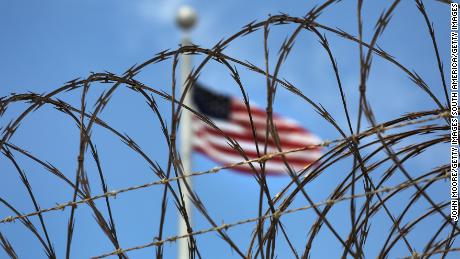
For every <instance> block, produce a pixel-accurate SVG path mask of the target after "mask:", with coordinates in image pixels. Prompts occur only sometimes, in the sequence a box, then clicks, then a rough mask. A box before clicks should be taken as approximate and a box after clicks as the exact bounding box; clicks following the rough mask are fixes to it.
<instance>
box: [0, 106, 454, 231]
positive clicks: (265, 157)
mask: <svg viewBox="0 0 460 259" xmlns="http://www.w3.org/2000/svg"><path fill="white" fill-rule="evenodd" d="M447 117H450V113H449V112H440V113H439V114H437V115H433V116H430V117H428V118H424V119H419V120H413V121H412V120H410V121H406V122H401V123H399V124H394V125H388V126H384V125H383V124H382V125H381V126H380V127H378V128H372V129H370V130H369V131H365V132H362V133H361V134H358V135H357V136H350V137H348V138H346V139H344V138H339V139H335V140H330V141H323V142H322V143H319V144H315V145H307V146H305V147H302V148H295V149H289V150H286V151H282V152H274V153H269V154H266V155H263V156H261V157H259V158H255V159H250V160H242V161H240V162H237V163H232V164H228V165H223V166H216V167H213V168H212V169H210V170H207V171H201V172H193V173H190V174H185V175H182V176H177V177H173V178H169V179H161V180H159V181H153V182H149V183H145V184H141V185H136V186H130V187H126V188H123V189H120V190H112V191H108V192H105V193H103V194H99V195H95V196H92V197H88V198H85V199H81V200H79V201H69V202H65V203H61V204H58V205H57V206H54V207H50V208H46V209H41V210H38V211H35V212H31V213H27V214H22V215H16V216H7V217H4V218H3V219H2V220H0V224H1V223H7V222H13V221H15V220H18V219H23V218H28V217H31V216H36V215H39V214H42V213H46V212H50V211H58V210H64V209H65V208H66V207H76V206H78V205H80V204H84V203H88V202H90V201H94V200H97V199H101V198H105V197H116V196H117V195H118V194H121V193H125V192H129V191H134V190H139V189H144V188H148V187H151V186H155V185H162V184H167V183H171V182H174V181H178V180H181V179H186V178H188V177H196V176H200V175H205V174H214V173H218V172H219V171H221V170H224V169H231V168H234V167H237V166H241V165H247V164H249V163H257V162H264V161H268V160H270V159H273V158H275V157H278V156H282V155H287V154H291V153H295V152H300V151H304V150H308V149H312V148H317V147H327V146H329V145H331V144H334V143H340V142H344V141H348V140H350V139H355V138H358V137H362V136H369V134H372V133H375V132H377V131H384V130H391V129H396V128H401V127H405V126H408V125H416V124H421V123H426V122H430V121H433V120H437V119H440V118H447Z"/></svg>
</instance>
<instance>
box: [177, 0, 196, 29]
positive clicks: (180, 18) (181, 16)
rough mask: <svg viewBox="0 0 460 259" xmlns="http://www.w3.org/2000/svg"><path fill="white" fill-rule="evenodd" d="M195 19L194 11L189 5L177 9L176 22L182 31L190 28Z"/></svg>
mask: <svg viewBox="0 0 460 259" xmlns="http://www.w3.org/2000/svg"><path fill="white" fill-rule="evenodd" d="M197 20H198V17H197V15H196V12H195V10H193V8H192V7H190V6H187V5H184V6H181V7H180V8H179V10H178V11H177V16H176V22H177V24H178V25H179V27H180V28H181V29H183V30H184V31H188V30H190V29H192V28H193V26H194V25H195V24H196V21H197Z"/></svg>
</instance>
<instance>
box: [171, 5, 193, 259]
mask: <svg viewBox="0 0 460 259" xmlns="http://www.w3.org/2000/svg"><path fill="white" fill-rule="evenodd" d="M196 20H197V16H196V13H195V11H194V10H193V9H192V8H191V7H189V6H182V7H180V8H179V10H178V13H177V17H176V22H177V25H178V26H179V28H181V29H182V33H183V34H182V39H181V43H182V46H188V45H190V44H191V40H190V36H189V32H190V30H191V29H192V28H193V27H194V25H195V23H196ZM181 57H182V58H181V60H182V64H181V72H180V75H181V84H182V91H181V92H182V93H183V92H184V88H185V82H186V80H187V78H188V76H189V74H190V72H191V71H192V60H191V59H192V56H191V55H184V54H182V55H181ZM184 104H185V105H187V106H189V107H190V106H191V102H190V93H188V94H187V95H186V97H185V99H184ZM191 119H192V117H191V113H190V112H188V111H187V110H185V109H182V115H181V120H182V121H181V126H180V153H181V159H182V166H183V170H184V171H183V172H184V175H188V174H189V173H190V172H191V171H192V159H191V158H192V142H191V141H192V136H191V134H192V132H191ZM184 180H185V181H187V184H188V185H189V187H190V190H192V181H191V179H190V177H185V178H184ZM179 182H180V186H181V190H182V193H183V195H184V207H185V210H186V211H187V216H188V221H189V223H190V224H192V222H193V214H192V202H191V200H190V198H189V197H190V195H189V193H188V190H187V188H186V187H185V184H184V182H183V181H179ZM178 221H179V222H178V223H179V233H178V235H179V236H182V235H186V234H187V225H186V224H185V220H184V219H183V218H182V216H181V214H180V213H179V218H178ZM188 257H189V251H188V239H187V238H180V239H179V240H178V251H177V258H178V259H186V258H188Z"/></svg>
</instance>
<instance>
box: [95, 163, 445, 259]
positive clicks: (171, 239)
mask: <svg viewBox="0 0 460 259" xmlns="http://www.w3.org/2000/svg"><path fill="white" fill-rule="evenodd" d="M449 177H450V172H447V173H446V174H445V175H442V176H436V177H432V178H429V179H419V180H416V181H412V182H406V183H402V184H398V185H395V186H392V187H382V188H379V189H377V190H374V191H369V192H364V193H360V194H355V195H349V196H343V197H341V198H338V199H328V200H324V201H321V202H318V203H315V204H313V205H308V206H303V207H298V208H294V209H289V210H285V211H277V212H276V213H274V214H268V215H264V216H262V217H255V218H249V219H244V220H240V221H237V222H235V223H229V224H222V225H220V226H218V227H212V228H208V229H203V230H197V231H194V232H192V233H188V234H186V235H181V236H172V237H169V238H166V239H163V240H159V241H153V242H150V243H147V244H144V245H140V246H134V247H131V248H126V249H120V250H115V251H113V252H110V253H106V254H102V255H98V256H95V257H92V259H99V258H104V257H108V256H111V255H117V254H121V253H125V252H129V251H133V250H139V249H144V248H148V247H152V246H159V245H161V244H163V243H166V242H174V241H176V240H178V239H181V238H187V237H190V236H195V235H201V234H205V233H209V232H215V231H218V230H223V229H225V230H227V229H229V228H232V227H236V226H239V225H243V224H247V223H251V222H256V221H259V220H261V219H268V218H272V217H273V218H279V217H281V216H283V215H286V214H291V213H295V212H299V211H305V210H308V209H312V208H316V207H320V206H324V205H332V204H335V203H338V202H341V201H345V200H350V199H355V198H362V197H366V196H369V195H374V194H377V193H387V192H391V191H394V190H401V189H404V188H406V187H409V186H412V185H415V184H419V183H426V182H435V181H437V180H442V179H446V178H449Z"/></svg>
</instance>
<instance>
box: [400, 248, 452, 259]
mask: <svg viewBox="0 0 460 259" xmlns="http://www.w3.org/2000/svg"><path fill="white" fill-rule="evenodd" d="M459 251H460V247H453V248H449V249H443V250H435V251H431V252H424V253H417V252H414V253H413V254H412V255H411V256H406V257H400V258H399V259H419V258H422V256H427V255H434V254H441V253H447V252H459Z"/></svg>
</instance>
